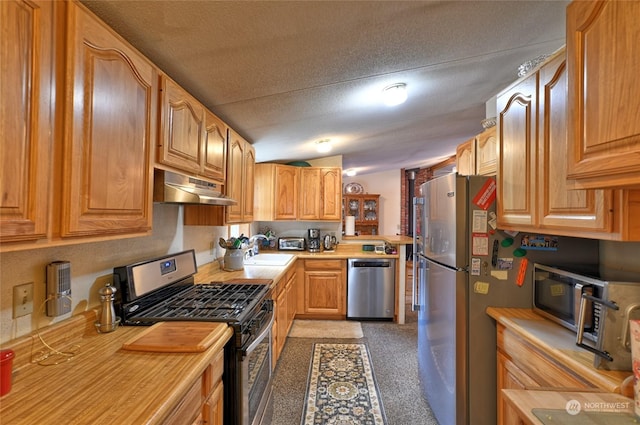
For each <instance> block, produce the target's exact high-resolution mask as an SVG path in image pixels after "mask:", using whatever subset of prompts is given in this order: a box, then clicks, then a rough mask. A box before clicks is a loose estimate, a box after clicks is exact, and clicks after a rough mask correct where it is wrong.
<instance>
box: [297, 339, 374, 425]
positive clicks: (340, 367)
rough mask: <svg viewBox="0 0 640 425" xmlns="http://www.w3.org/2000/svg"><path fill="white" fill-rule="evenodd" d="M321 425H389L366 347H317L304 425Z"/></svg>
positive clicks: (346, 345) (308, 389)
mask: <svg viewBox="0 0 640 425" xmlns="http://www.w3.org/2000/svg"><path fill="white" fill-rule="evenodd" d="M322 424H340V425H361V424H362V425H364V424H366V425H385V424H386V418H385V414H384V409H383V406H382V400H381V399H380V393H379V391H378V385H377V384H376V380H375V377H374V376H373V369H372V368H371V360H370V357H369V350H367V346H366V345H365V344H321V343H316V344H314V346H313V355H312V359H311V370H310V371H309V382H308V384H307V395H306V400H305V406H304V411H303V414H302V425H322Z"/></svg>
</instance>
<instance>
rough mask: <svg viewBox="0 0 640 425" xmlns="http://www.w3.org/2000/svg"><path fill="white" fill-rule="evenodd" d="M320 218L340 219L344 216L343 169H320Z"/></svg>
mask: <svg viewBox="0 0 640 425" xmlns="http://www.w3.org/2000/svg"><path fill="white" fill-rule="evenodd" d="M320 188H321V193H320V215H319V216H318V219H320V220H340V219H341V217H342V169H341V168H339V167H328V168H322V169H321V170H320Z"/></svg>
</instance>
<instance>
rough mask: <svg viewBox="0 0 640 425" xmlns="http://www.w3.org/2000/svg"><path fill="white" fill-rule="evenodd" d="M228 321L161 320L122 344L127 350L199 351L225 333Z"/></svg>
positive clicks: (161, 351)
mask: <svg viewBox="0 0 640 425" xmlns="http://www.w3.org/2000/svg"><path fill="white" fill-rule="evenodd" d="M226 328H227V324H226V323H216V322H159V323H156V324H155V325H152V326H151V327H149V328H147V329H145V330H144V331H143V332H142V333H140V334H138V335H136V336H135V337H133V338H131V339H130V340H129V341H127V342H125V343H124V344H122V348H124V349H125V350H133V351H153V352H160V353H199V352H202V351H205V350H206V349H207V348H209V347H210V346H211V344H213V343H214V342H216V340H217V339H218V338H219V337H220V336H221V335H222V334H223V333H224V330H225V329H226Z"/></svg>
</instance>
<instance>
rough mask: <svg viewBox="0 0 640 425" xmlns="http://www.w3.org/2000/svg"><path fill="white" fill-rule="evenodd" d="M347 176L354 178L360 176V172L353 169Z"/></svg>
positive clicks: (348, 171)
mask: <svg viewBox="0 0 640 425" xmlns="http://www.w3.org/2000/svg"><path fill="white" fill-rule="evenodd" d="M346 174H347V176H349V177H353V176H355V175H356V174H358V172H357V171H356V170H355V169H353V168H351V169H349V170H347V172H346Z"/></svg>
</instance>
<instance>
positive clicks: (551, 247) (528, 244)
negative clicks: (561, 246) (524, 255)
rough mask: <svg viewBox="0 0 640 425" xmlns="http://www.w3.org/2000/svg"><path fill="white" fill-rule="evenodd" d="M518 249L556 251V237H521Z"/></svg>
mask: <svg viewBox="0 0 640 425" xmlns="http://www.w3.org/2000/svg"><path fill="white" fill-rule="evenodd" d="M520 247H521V248H523V249H530V250H540V251H557V250H558V237H557V236H546V235H522V241H521V242H520Z"/></svg>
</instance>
